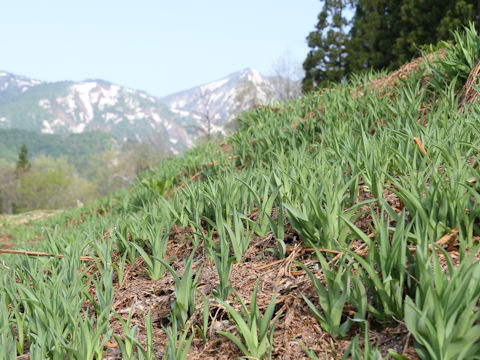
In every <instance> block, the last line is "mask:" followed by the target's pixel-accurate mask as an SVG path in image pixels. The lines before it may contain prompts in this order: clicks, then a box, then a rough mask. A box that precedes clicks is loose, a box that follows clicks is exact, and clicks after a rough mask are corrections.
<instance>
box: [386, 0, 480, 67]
mask: <svg viewBox="0 0 480 360" xmlns="http://www.w3.org/2000/svg"><path fill="white" fill-rule="evenodd" d="M401 3H402V5H401V8H400V14H401V21H400V34H399V35H398V37H397V39H396V41H395V43H394V45H393V49H392V53H393V56H394V61H393V64H394V65H397V66H399V65H401V64H403V63H405V62H407V61H409V60H410V59H412V58H413V57H416V56H419V55H420V51H419V49H420V47H421V46H422V45H426V44H436V43H438V42H439V41H440V40H448V39H450V38H451V37H452V32H453V31H455V30H458V29H460V28H461V27H462V26H466V25H468V22H469V21H476V20H478V16H479V14H480V13H479V10H480V9H479V8H480V4H479V2H478V0H456V1H452V0H422V1H418V0H402V1H401Z"/></svg>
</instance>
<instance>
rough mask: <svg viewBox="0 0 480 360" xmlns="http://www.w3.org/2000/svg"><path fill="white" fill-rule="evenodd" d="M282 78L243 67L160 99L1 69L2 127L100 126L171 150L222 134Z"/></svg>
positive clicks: (70, 129)
mask: <svg viewBox="0 0 480 360" xmlns="http://www.w3.org/2000/svg"><path fill="white" fill-rule="evenodd" d="M279 84H280V82H279V78H278V77H277V78H275V77H270V78H268V77H264V76H262V75H261V74H260V73H259V72H258V71H256V70H252V69H245V70H243V71H239V72H236V73H234V74H231V75H228V76H226V77H224V78H222V79H220V80H217V81H213V82H211V83H208V84H204V85H201V86H198V87H196V88H193V89H190V90H186V91H182V92H179V93H176V94H173V95H170V96H167V97H165V98H163V99H159V98H156V97H153V96H151V95H149V94H147V93H145V92H142V91H138V90H132V89H129V88H126V87H122V86H119V85H115V84H112V83H109V82H107V81H104V80H87V81H82V82H73V81H63V82H53V83H47V82H42V81H39V80H32V79H29V78H27V77H24V76H19V75H14V74H10V73H7V72H0V129H2V128H3V129H15V128H16V129H25V130H33V131H37V132H40V133H45V134H62V133H63V134H68V133H84V132H87V131H95V130H97V131H103V132H105V133H108V134H109V135H111V136H113V137H115V138H116V139H118V140H120V141H126V140H133V141H139V142H142V141H145V140H147V139H148V140H149V141H151V140H153V141H155V142H156V143H157V144H158V143H160V144H162V145H163V148H164V149H167V150H170V151H171V152H172V153H174V154H176V153H180V152H182V151H183V150H185V149H187V148H189V147H191V146H192V145H193V144H194V142H195V140H196V138H197V137H198V136H201V135H214V134H225V133H226V130H227V129H228V128H230V127H231V126H232V125H233V123H234V121H235V119H236V117H237V116H238V114H239V113H241V112H243V111H244V110H248V109H250V108H252V107H253V105H254V104H266V103H269V102H272V101H274V100H277V99H279V98H281V96H282V94H281V91H280V90H279V89H280V87H279Z"/></svg>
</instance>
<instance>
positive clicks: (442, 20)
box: [303, 0, 480, 91]
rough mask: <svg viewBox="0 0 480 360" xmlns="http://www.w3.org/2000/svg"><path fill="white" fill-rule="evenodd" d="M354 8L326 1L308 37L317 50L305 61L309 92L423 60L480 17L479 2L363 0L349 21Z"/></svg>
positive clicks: (469, 0)
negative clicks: (429, 48)
mask: <svg viewBox="0 0 480 360" xmlns="http://www.w3.org/2000/svg"><path fill="white" fill-rule="evenodd" d="M348 3H349V2H348V1H344V2H341V1H339V2H336V1H327V2H325V4H324V7H323V9H322V11H321V12H320V14H319V16H318V18H319V22H318V24H317V25H316V30H315V31H313V32H311V33H310V35H309V36H308V37H307V40H308V45H309V46H310V47H311V48H312V50H311V51H310V52H309V53H308V55H307V58H306V59H305V62H304V69H305V72H306V74H305V78H304V79H303V90H304V91H306V90H311V89H312V88H315V87H324V85H325V83H327V82H328V81H335V82H339V81H341V80H342V79H343V78H344V77H345V76H349V77H352V76H353V74H354V73H356V72H361V71H365V70H367V69H369V70H381V69H392V68H393V67H398V66H400V65H402V64H404V63H405V62H408V61H410V60H411V59H412V58H414V57H418V56H419V55H420V52H419V49H421V48H422V47H424V46H425V45H427V44H437V43H438V42H439V41H442V40H443V41H445V40H451V39H452V33H453V32H455V31H459V30H460V29H461V28H462V27H463V26H466V25H467V24H468V23H469V22H475V21H476V20H477V19H478V17H479V15H480V4H478V2H477V1H474V0H455V1H451V0H435V1H434V0H425V1H416V0H401V1H398V0H357V1H355V2H353V6H354V10H355V11H354V14H353V16H352V18H351V19H349V21H348V22H347V20H346V19H344V18H343V17H342V16H341V14H342V13H341V9H342V8H343V7H345V5H346V4H348ZM348 23H351V24H352V26H351V27H350V30H349V32H348V33H346V31H345V30H344V27H345V25H347V24H348Z"/></svg>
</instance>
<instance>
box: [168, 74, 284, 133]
mask: <svg viewBox="0 0 480 360" xmlns="http://www.w3.org/2000/svg"><path fill="white" fill-rule="evenodd" d="M277 98H278V96H277V90H276V86H275V82H274V81H273V80H272V78H267V77H264V76H262V75H261V74H260V73H259V72H258V71H256V70H252V69H244V70H242V71H239V72H236V73H233V74H230V75H228V76H226V77H224V78H222V79H220V80H217V81H213V82H210V83H208V84H204V85H201V86H198V87H195V88H193V89H190V90H185V91H182V92H179V93H176V94H172V95H169V96H166V97H164V98H163V99H162V100H163V101H164V102H165V103H167V104H168V105H169V106H170V109H171V110H172V111H173V112H175V113H177V114H179V115H181V116H182V117H184V118H189V119H190V123H192V124H193V126H194V127H195V128H197V129H200V130H201V132H203V133H208V132H210V134H214V133H225V132H226V129H227V128H228V127H229V126H230V125H231V124H232V122H233V121H234V120H235V118H236V117H237V116H238V115H239V114H240V113H241V112H243V111H245V110H248V109H251V108H252V107H253V105H254V104H267V103H270V102H272V101H273V100H275V99H277ZM208 123H210V131H209V129H208Z"/></svg>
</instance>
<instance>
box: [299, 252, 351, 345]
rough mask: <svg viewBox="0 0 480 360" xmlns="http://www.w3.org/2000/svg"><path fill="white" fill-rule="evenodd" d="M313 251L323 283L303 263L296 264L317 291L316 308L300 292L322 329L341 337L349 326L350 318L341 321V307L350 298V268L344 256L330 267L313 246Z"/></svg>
mask: <svg viewBox="0 0 480 360" xmlns="http://www.w3.org/2000/svg"><path fill="white" fill-rule="evenodd" d="M315 253H316V255H317V258H318V260H320V267H321V269H322V274H323V276H324V278H325V282H326V284H325V285H324V284H323V283H322V282H321V281H320V280H319V279H318V278H317V277H316V276H315V275H314V274H313V273H312V271H310V270H309V269H308V268H307V267H306V266H305V265H303V264H302V263H300V262H297V264H298V265H299V266H300V267H301V268H302V269H303V270H305V272H306V273H307V274H308V276H309V277H310V279H311V280H312V283H313V286H314V288H315V290H316V292H317V296H318V304H319V306H320V309H318V308H317V307H316V306H315V304H314V303H313V302H312V301H311V300H310V299H309V298H307V297H306V296H305V295H304V294H302V297H303V299H304V300H305V302H306V303H307V305H308V307H309V308H310V310H312V312H313V315H314V316H315V318H316V319H317V321H318V322H319V324H320V326H321V327H322V329H324V330H325V331H326V332H328V333H329V334H331V335H332V336H334V337H340V338H342V337H343V336H345V334H346V333H347V331H348V329H349V328H350V326H351V324H352V323H351V321H350V319H346V320H344V321H343V322H342V316H343V308H344V306H345V304H346V302H347V301H348V300H349V299H350V293H351V286H350V285H351V269H350V267H349V266H348V265H347V264H346V257H342V258H341V260H340V262H339V264H338V267H337V268H336V269H332V268H331V267H330V265H329V264H328V262H327V261H326V259H325V258H324V257H323V255H322V254H321V253H320V252H319V251H318V250H317V249H316V248H315Z"/></svg>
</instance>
